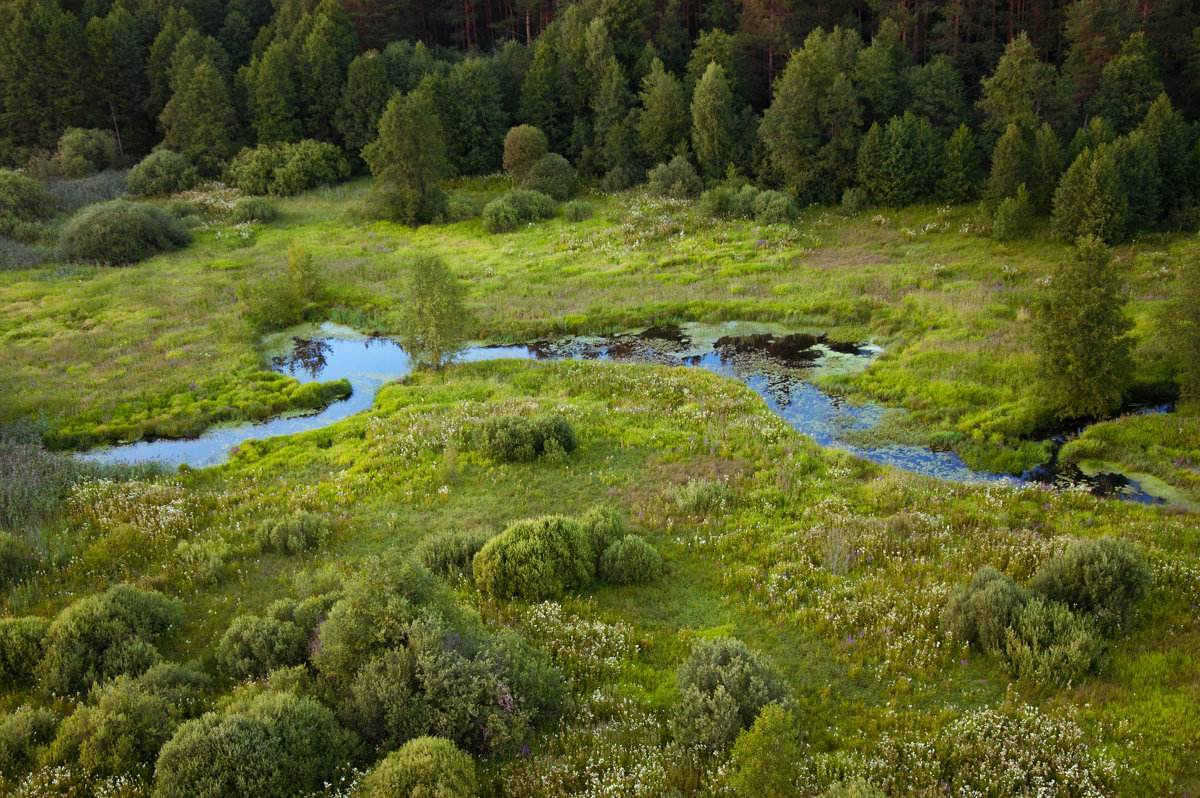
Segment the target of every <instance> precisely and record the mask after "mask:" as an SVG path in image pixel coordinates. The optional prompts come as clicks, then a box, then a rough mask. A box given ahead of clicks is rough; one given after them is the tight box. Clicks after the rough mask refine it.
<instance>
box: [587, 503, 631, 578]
mask: <svg viewBox="0 0 1200 798" xmlns="http://www.w3.org/2000/svg"><path fill="white" fill-rule="evenodd" d="M579 526H580V528H581V529H583V534H584V535H586V536H587V539H588V543H589V544H590V545H591V547H592V551H593V552H595V553H596V558H597V566H599V558H600V556H601V555H602V554H604V552H606V551H608V548H609V546H612V545H613V544H614V543H616V542H617V541H619V540H623V539H624V538H625V537H626V535H628V534H629V527H628V526H627V525H626V524H625V517H624V516H623V515H621V514H620V513H619V512H617V511H616V510H614V509H612V508H611V507H593V508H592V509H590V510H588V511H587V512H586V513H584V514H583V515H582V516H580V518H579Z"/></svg>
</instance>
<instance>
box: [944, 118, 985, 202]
mask: <svg viewBox="0 0 1200 798" xmlns="http://www.w3.org/2000/svg"><path fill="white" fill-rule="evenodd" d="M978 184H979V148H978V147H977V146H976V145H975V136H974V135H973V134H972V133H971V129H970V128H969V127H967V126H966V125H959V126H958V127H957V128H956V129H955V130H954V132H953V133H952V134H950V138H949V139H947V141H946V148H945V157H944V159H943V160H942V177H941V180H940V181H939V182H938V195H939V196H941V197H942V198H943V199H945V200H946V201H947V202H953V203H955V204H959V203H963V202H968V201H970V200H972V199H974V197H975V187H976V186H977V185H978Z"/></svg>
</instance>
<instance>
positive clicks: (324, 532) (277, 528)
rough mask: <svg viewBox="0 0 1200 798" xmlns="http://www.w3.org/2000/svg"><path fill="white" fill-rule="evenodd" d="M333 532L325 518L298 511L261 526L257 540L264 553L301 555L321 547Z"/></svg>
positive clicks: (305, 511) (264, 522) (265, 522)
mask: <svg viewBox="0 0 1200 798" xmlns="http://www.w3.org/2000/svg"><path fill="white" fill-rule="evenodd" d="M331 532H332V528H331V527H330V526H329V521H327V520H326V519H325V518H324V517H323V516H320V515H317V514H316V513H310V512H308V511H307V510H297V511H296V512H294V513H292V514H291V515H288V516H285V517H283V518H274V519H271V520H269V521H263V522H262V523H261V524H259V527H258V532H257V533H256V535H255V539H256V540H257V541H258V545H259V548H261V549H262V550H263V551H277V552H280V553H282V554H299V553H300V552H303V551H308V550H309V549H314V548H316V547H317V546H319V545H321V543H322V542H324V541H325V540H326V539H327V538H328V537H329V535H330V534H331Z"/></svg>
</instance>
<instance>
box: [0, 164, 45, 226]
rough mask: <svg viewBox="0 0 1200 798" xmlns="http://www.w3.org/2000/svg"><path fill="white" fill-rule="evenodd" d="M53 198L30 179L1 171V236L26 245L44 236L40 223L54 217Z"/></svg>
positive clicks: (20, 174)
mask: <svg viewBox="0 0 1200 798" xmlns="http://www.w3.org/2000/svg"><path fill="white" fill-rule="evenodd" d="M57 207H58V203H57V200H56V199H55V197H54V195H52V194H50V193H49V192H47V191H46V190H45V189H44V188H42V184H41V183H39V182H38V181H37V180H35V179H33V178H32V177H30V176H29V175H26V174H22V173H21V172H13V171H10V170H8V169H0V236H4V237H7V238H14V239H17V240H19V241H23V242H25V243H27V244H31V243H34V242H35V241H37V240H38V239H39V238H40V237H41V235H42V230H43V228H42V226H40V225H39V224H38V223H39V222H41V221H44V220H46V219H49V218H50V217H52V216H54V212H55V210H56V209H57Z"/></svg>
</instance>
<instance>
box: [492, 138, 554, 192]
mask: <svg viewBox="0 0 1200 798" xmlns="http://www.w3.org/2000/svg"><path fill="white" fill-rule="evenodd" d="M549 149H550V148H549V145H548V144H547V142H546V134H545V133H543V132H542V131H541V130H539V129H538V128H536V127H534V126H533V125H517V126H516V127H514V128H512V129H511V130H509V131H508V134H507V135H505V137H504V158H503V162H504V171H505V172H507V173H508V176H509V177H510V178H512V180H513V182H514V183H517V184H518V185H519V184H520V183H522V182H523V181H524V180H525V176H526V175H528V174H529V170H530V169H532V168H533V165H534V164H535V163H537V162H538V161H540V160H541V159H542V157H543V156H545V155H546V153H547V152H549Z"/></svg>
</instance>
